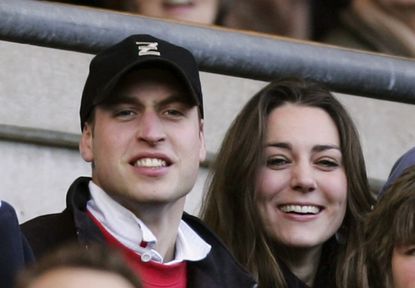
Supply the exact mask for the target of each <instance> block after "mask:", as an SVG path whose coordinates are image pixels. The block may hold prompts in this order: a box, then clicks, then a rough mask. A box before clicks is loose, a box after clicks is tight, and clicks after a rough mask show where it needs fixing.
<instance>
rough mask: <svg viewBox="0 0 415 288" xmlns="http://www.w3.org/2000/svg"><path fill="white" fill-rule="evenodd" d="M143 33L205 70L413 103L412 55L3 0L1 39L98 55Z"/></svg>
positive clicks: (414, 71) (0, 7)
mask: <svg viewBox="0 0 415 288" xmlns="http://www.w3.org/2000/svg"><path fill="white" fill-rule="evenodd" d="M139 33H142V34H143V33H144V34H152V35H154V36H158V37H160V38H163V39H166V40H169V41H171V42H173V43H176V44H179V45H181V46H184V47H186V48H188V49H189V50H191V51H192V52H193V53H194V55H195V57H196V59H197V61H198V63H199V66H200V69H201V70H202V71H207V72H213V73H220V74H225V75H233V76H238V77H245V78H251V79H257V80H265V81H268V80H271V79H274V78H276V77H279V76H300V77H303V78H306V79H309V80H313V81H316V82H320V83H323V84H325V85H326V86H327V87H329V88H330V89H332V90H333V91H335V92H342V93H347V94H353V95H360V96H365V97H371V98H377V99H382V100H391V101H398V102H403V103H411V104H415V95H414V93H413V91H415V81H414V79H415V62H414V61H413V60H411V59H407V58H399V57H391V56H386V55H381V54H376V53H366V52H362V51H357V50H349V49H344V48H339V47H334V46H326V45H321V44H317V43H311V42H301V41H295V40H289V39H286V38H281V37H276V36H270V35H263V34H254V33H244V32H241V31H234V30H229V29H223V28H219V27H206V26H196V25H186V24H181V23H177V22H171V21H169V22H168V21H161V20H155V19H151V18H147V17H140V16H137V15H130V14H126V13H116V12H111V11H106V10H99V9H92V8H87V7H78V6H72V5H62V4H57V3H51V2H42V1H29V0H1V1H0V40H8V41H14V42H19V43H28V44H34V45H40V46H46V47H53V48H59V49H66V50H73V51H79V52H86V53H96V52H97V51H99V50H101V49H103V48H106V47H108V46H110V45H112V44H114V43H115V42H117V41H119V40H121V39H122V38H124V37H126V36H128V35H130V34H139Z"/></svg>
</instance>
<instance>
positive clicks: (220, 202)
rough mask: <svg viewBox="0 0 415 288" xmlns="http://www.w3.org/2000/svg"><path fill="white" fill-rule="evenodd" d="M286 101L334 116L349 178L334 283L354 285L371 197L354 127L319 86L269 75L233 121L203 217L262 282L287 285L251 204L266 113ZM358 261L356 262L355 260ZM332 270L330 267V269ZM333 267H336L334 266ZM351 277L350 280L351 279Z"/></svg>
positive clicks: (215, 167) (212, 174)
mask: <svg viewBox="0 0 415 288" xmlns="http://www.w3.org/2000/svg"><path fill="white" fill-rule="evenodd" d="M285 103H292V104H295V105H300V106H309V107H316V108H320V109H322V110H324V111H326V112H327V113H328V114H329V115H330V117H331V118H332V119H333V121H334V123H335V125H336V127H337V130H338V132H339V137H340V145H341V152H342V155H343V161H344V167H345V173H346V177H347V183H348V197H347V198H348V199H347V201H348V202H347V211H346V215H345V218H344V220H343V223H342V227H341V233H340V234H342V235H341V237H342V238H343V240H344V242H345V244H344V245H340V247H341V248H340V249H339V252H338V255H337V259H338V261H337V267H336V268H333V269H334V270H336V277H335V279H336V286H337V287H358V285H357V282H359V280H357V279H360V278H359V275H357V274H358V273H359V272H358V271H361V270H360V269H358V267H360V266H361V265H362V261H363V260H362V259H361V257H359V254H357V253H356V246H357V244H358V243H359V242H361V241H362V237H363V232H362V231H361V229H362V227H361V225H360V223H361V222H362V220H363V218H364V216H365V215H366V213H368V212H369V211H370V207H371V206H372V204H373V203H374V199H373V197H372V195H371V194H370V191H369V185H368V180H367V176H366V170H365V163H364V158H363V153H362V149H361V146H360V142H359V137H358V133H357V130H356V128H355V126H354V124H353V121H352V120H351V118H350V116H349V114H348V113H347V112H346V110H345V109H344V108H343V106H342V105H341V104H340V102H339V101H338V100H336V98H335V97H334V96H333V95H332V94H331V93H330V92H329V91H328V90H326V89H324V88H322V87H321V86H319V85H317V84H314V83H310V82H306V81H303V80H299V79H285V80H278V81H273V82H271V83H270V84H268V85H267V86H266V87H265V88H263V89H262V90H261V91H259V92H258V93H257V94H256V95H254V96H253V98H252V99H250V101H248V103H247V104H246V105H245V106H244V108H243V109H242V110H241V112H240V113H239V114H238V116H237V117H236V118H235V120H234V121H233V122H232V124H231V126H230V128H229V130H228V132H227V133H226V135H225V138H224V140H223V143H222V146H221V148H220V150H219V152H218V154H217V157H216V161H215V162H214V164H213V167H212V170H211V172H210V175H209V182H208V183H209V187H208V191H207V194H206V197H205V201H204V204H203V207H202V218H203V219H204V220H205V221H206V222H207V224H208V225H209V226H210V227H211V228H213V230H214V231H215V232H217V233H218V234H219V236H220V237H221V238H222V239H223V240H224V242H225V243H226V244H227V245H228V247H229V248H230V250H231V251H232V252H233V254H234V255H235V257H236V258H237V259H238V260H239V261H240V262H241V263H242V264H243V265H244V266H245V267H246V268H247V269H248V270H249V271H250V272H251V273H253V274H254V275H256V277H257V279H258V282H259V285H260V287H286V283H285V280H284V277H283V275H282V272H281V268H280V265H279V263H278V261H277V258H276V255H275V253H273V247H272V246H273V245H272V243H271V241H270V240H269V239H268V238H267V236H266V233H265V231H264V230H263V229H262V225H261V221H260V218H259V215H258V213H257V209H256V206H255V199H254V198H255V182H256V178H257V173H258V170H259V167H260V166H261V165H262V163H263V158H262V157H263V142H264V137H265V131H266V123H267V117H268V115H269V114H270V113H271V112H272V111H273V110H274V109H275V108H277V107H280V106H282V105H284V104H285ZM359 265H360V266H359ZM334 270H333V271H334ZM333 273H334V272H333ZM351 281H352V282H351Z"/></svg>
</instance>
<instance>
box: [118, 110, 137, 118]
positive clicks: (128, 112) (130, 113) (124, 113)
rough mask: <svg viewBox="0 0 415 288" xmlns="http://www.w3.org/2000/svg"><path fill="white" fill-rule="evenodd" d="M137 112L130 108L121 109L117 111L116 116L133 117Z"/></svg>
mask: <svg viewBox="0 0 415 288" xmlns="http://www.w3.org/2000/svg"><path fill="white" fill-rule="evenodd" d="M135 114H136V113H135V112H134V111H133V110H128V109H126V110H119V111H116V112H115V113H114V115H115V117H118V118H128V117H133V116H135Z"/></svg>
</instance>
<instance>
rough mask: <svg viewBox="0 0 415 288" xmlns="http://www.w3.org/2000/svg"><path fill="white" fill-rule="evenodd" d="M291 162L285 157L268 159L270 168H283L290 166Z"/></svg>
mask: <svg viewBox="0 0 415 288" xmlns="http://www.w3.org/2000/svg"><path fill="white" fill-rule="evenodd" d="M289 163H290V161H289V160H288V159H287V158H284V157H275V158H269V159H267V166H268V167H270V168H274V169H275V168H277V169H278V168H283V167H285V165H287V164H289Z"/></svg>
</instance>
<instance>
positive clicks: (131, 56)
mask: <svg viewBox="0 0 415 288" xmlns="http://www.w3.org/2000/svg"><path fill="white" fill-rule="evenodd" d="M140 67H147V68H148V67H155V68H160V69H169V70H170V71H172V72H173V73H174V74H175V75H177V76H178V77H179V78H180V79H182V80H183V83H184V84H185V85H186V86H187V88H188V89H189V90H190V92H191V93H190V94H191V95H192V96H193V97H194V100H195V103H196V105H198V107H199V109H200V115H201V117H202V118H203V99H202V89H201V85H200V78H199V69H198V66H197V64H196V60H195V59H194V57H193V54H192V53H191V52H190V51H188V50H187V49H185V48H183V47H180V46H176V45H174V44H171V43H169V42H167V41H164V40H161V39H158V38H155V37H153V36H150V35H131V36H129V37H127V38H126V39H124V40H122V41H121V42H119V43H117V44H115V45H114V46H111V47H109V48H108V49H105V50H103V51H101V52H100V53H98V54H97V55H96V56H95V57H94V58H93V59H92V61H91V63H90V66H89V75H88V78H87V79H86V83H85V86H84V90H83V92H82V99H81V108H80V111H79V114H80V118H81V130H82V129H83V126H84V124H85V122H86V121H87V119H88V117H89V116H90V114H91V112H92V111H93V109H94V108H95V106H97V105H99V104H101V103H103V102H104V101H105V100H107V98H108V97H110V95H111V93H110V92H111V90H112V89H113V88H114V86H115V85H116V84H117V83H118V81H119V80H120V79H121V77H122V76H123V75H125V74H126V73H128V72H129V71H131V70H132V69H137V68H140Z"/></svg>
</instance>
